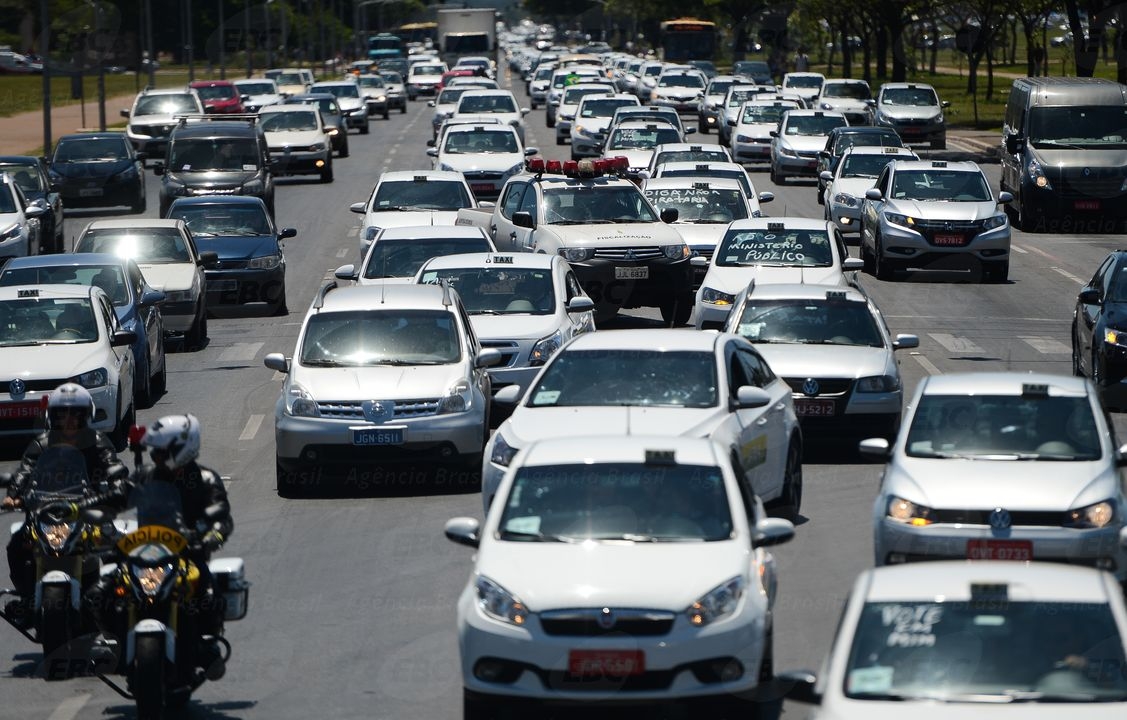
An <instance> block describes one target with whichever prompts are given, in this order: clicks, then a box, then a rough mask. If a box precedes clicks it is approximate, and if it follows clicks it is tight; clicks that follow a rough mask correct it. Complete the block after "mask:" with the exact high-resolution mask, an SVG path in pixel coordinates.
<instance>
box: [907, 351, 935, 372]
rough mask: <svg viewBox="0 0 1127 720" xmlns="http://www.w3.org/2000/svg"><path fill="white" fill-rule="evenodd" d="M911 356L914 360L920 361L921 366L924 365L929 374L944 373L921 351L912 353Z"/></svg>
mask: <svg viewBox="0 0 1127 720" xmlns="http://www.w3.org/2000/svg"><path fill="white" fill-rule="evenodd" d="M911 357H912V359H913V360H915V361H916V362H918V363H919V364H920V367H922V368H923V369H924V371H925V372H927V374H928V375H942V374H943V371H942V370H940V369H939V368H937V367H935V365H934V364H932V362H931V360H928V359H927V358H925V357H924V356H923V355H921V354H920V353H912V355H911Z"/></svg>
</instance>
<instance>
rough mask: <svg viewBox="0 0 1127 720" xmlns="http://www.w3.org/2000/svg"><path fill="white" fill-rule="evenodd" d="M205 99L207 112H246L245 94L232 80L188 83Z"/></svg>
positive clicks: (205, 110)
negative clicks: (244, 105) (243, 94)
mask: <svg viewBox="0 0 1127 720" xmlns="http://www.w3.org/2000/svg"><path fill="white" fill-rule="evenodd" d="M188 88H189V89H191V90H195V91H196V94H197V95H199V96H200V100H202V101H203V109H204V112H205V113H215V114H219V115H238V114H242V113H245V112H246V108H244V107H243V96H242V93H240V92H239V89H238V88H237V87H235V83H234V82H232V81H231V80H195V81H193V82H190V83H188Z"/></svg>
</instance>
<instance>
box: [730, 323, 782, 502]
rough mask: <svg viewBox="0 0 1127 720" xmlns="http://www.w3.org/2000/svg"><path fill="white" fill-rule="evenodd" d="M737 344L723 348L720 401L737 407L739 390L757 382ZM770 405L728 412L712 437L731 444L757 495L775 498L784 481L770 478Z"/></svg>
mask: <svg viewBox="0 0 1127 720" xmlns="http://www.w3.org/2000/svg"><path fill="white" fill-rule="evenodd" d="M737 348H738V345H737V343H736V342H735V341H734V340H730V341H728V342H727V343H726V344H725V345H724V349H723V372H724V377H725V383H724V384H725V386H726V387H725V389H726V392H727V396H726V397H722V398H721V400H720V402H721V403H722V405H723V404H725V403H727V404H729V407H734V403H735V401H736V393H737V391H738V390H739V389H740V388H741V387H743V386H744V385H754V384H755V382H754V380H753V378H752V377H750V376H749V375H748V374H747V370H746V369H745V366H744V364H743V362H741V361H740V358H739V352H738V350H737ZM770 410H771V405H766V406H764V407H759V408H746V409H738V408H737V409H735V410H733V411H731V412H729V413H728V417H727V419H726V420H725V421H724V422H722V423H720V424H719V425H718V426H717V429H716V430H715V431H714V433H713V439H714V440H717V441H718V442H720V443H721V445H723V446H726V447H732V449H733V450H734V452H735V455H736V458H737V459H738V462H739V464H740V467H742V468H743V479H744V481H745V482H747V483H748V484H749V485H750V486H751V489H752V492H754V493H755V494H756V495H759V496H761V497H766V498H773V497H776V496H777V495H778V494H779V488H780V487H781V483H780V482H778V481H776V480H774V479H773V478H772V477H771V472H770V465H769V462H768V460H769V450H770V438H769V433H768V418H769V415H768V412H769V411H770Z"/></svg>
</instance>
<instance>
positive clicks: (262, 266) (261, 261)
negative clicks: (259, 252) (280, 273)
mask: <svg viewBox="0 0 1127 720" xmlns="http://www.w3.org/2000/svg"><path fill="white" fill-rule="evenodd" d="M281 264H282V256H281V255H263V256H262V257H256V258H251V259H250V261H249V262H247V268H248V269H250V270H273V269H275V268H276V267H278V266H279V265H281Z"/></svg>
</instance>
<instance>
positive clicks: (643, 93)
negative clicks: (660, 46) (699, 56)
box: [627, 60, 686, 105]
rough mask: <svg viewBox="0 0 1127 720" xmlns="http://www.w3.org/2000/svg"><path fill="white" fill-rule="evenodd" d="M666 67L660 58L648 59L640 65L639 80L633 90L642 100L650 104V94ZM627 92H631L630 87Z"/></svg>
mask: <svg viewBox="0 0 1127 720" xmlns="http://www.w3.org/2000/svg"><path fill="white" fill-rule="evenodd" d="M682 67H686V66H682ZM665 68H666V65H665V63H663V62H662V61H660V60H646V61H644V62H643V63H642V64H641V65H640V66H639V67H638V73H637V80H636V81H635V83H634V86H633V89H632V91H633V93H634V94H635V95H637V96H638V100H639V101H640V102H642V103H644V104H647V105H648V104H650V96H651V94H652V93H653V89H654V87H656V86H657V79H658V77H660V76H661V74H662V73H663V72H665ZM627 92H631V90H630V89H628V90H627Z"/></svg>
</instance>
